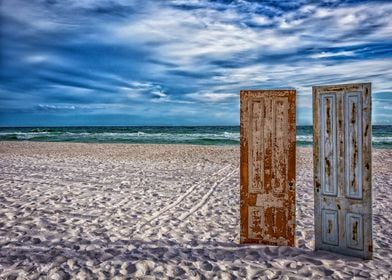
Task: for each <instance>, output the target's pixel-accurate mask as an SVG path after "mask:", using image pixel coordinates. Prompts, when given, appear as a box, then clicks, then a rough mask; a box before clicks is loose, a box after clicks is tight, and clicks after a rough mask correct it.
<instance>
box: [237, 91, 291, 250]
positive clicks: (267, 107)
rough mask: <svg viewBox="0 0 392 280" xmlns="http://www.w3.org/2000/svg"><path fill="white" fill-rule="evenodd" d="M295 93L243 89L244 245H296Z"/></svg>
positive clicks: (242, 222) (241, 110) (242, 213)
mask: <svg viewBox="0 0 392 280" xmlns="http://www.w3.org/2000/svg"><path fill="white" fill-rule="evenodd" d="M295 94H296V92H295V91H294V90H243V91H241V94H240V96H241V98H240V103H241V106H240V115H241V124H240V133H241V144H240V146H241V169H240V181H241V191H240V194H241V209H240V212H241V239H240V240H241V243H263V244H271V245H290V246H294V236H295V111H296V108H295Z"/></svg>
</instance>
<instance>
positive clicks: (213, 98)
mask: <svg viewBox="0 0 392 280" xmlns="http://www.w3.org/2000/svg"><path fill="white" fill-rule="evenodd" d="M186 97H188V98H191V99H194V100H198V101H202V102H212V103H217V102H225V101H228V100H231V99H234V98H238V94H235V93H213V92H195V93H189V94H186Z"/></svg>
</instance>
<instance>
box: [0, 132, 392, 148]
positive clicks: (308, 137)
mask: <svg viewBox="0 0 392 280" xmlns="http://www.w3.org/2000/svg"><path fill="white" fill-rule="evenodd" d="M70 130H71V131H67V130H66V129H65V128H64V129H61V130H60V129H57V130H56V129H32V130H29V131H23V130H22V131H18V130H17V129H15V130H8V131H0V140H21V141H48V142H62V141H64V142H97V143H100V142H108V143H116V142H118V143H157V144H158V143H173V144H176V143H179V144H180V143H186V144H218V145H219V144H222V145H225V144H234V145H236V144H239V142H240V133H239V132H238V131H227V130H221V131H219V130H218V131H213V130H211V129H209V130H204V131H200V129H198V128H195V129H194V131H189V130H188V131H184V130H185V129H181V128H180V129H175V128H170V130H171V131H168V129H166V130H165V129H160V130H158V129H157V131H153V130H154V129H152V128H150V129H145V130H144V129H143V130H140V129H139V130H133V131H123V130H119V131H96V130H93V129H90V131H88V129H80V130H79V131H78V130H77V129H73V130H72V129H70ZM386 134H387V133H386ZM296 140H297V144H298V145H305V146H307V145H311V144H312V143H313V135H312V134H301V135H297V136H296ZM372 142H373V144H374V145H375V146H376V147H390V146H391V147H392V136H390V134H387V135H385V136H384V135H383V136H380V134H378V135H376V136H373V138H372Z"/></svg>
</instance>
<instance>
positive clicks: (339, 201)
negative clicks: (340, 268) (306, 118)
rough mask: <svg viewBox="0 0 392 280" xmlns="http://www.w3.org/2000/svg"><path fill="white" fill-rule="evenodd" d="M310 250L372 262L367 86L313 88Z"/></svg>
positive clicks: (369, 110)
mask: <svg viewBox="0 0 392 280" xmlns="http://www.w3.org/2000/svg"><path fill="white" fill-rule="evenodd" d="M313 140H314V141H313V153H314V154H313V156H314V158H313V164H314V186H315V192H314V197H315V237H316V243H315V248H316V249H323V250H329V251H334V252H338V253H342V254H345V255H351V256H357V257H362V258H366V259H370V258H372V253H373V244H372V182H371V85H370V84H369V83H366V84H350V85H335V86H319V87H313Z"/></svg>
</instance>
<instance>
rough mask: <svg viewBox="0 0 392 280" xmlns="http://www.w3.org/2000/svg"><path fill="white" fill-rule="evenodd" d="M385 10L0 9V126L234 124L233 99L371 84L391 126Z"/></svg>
mask: <svg viewBox="0 0 392 280" xmlns="http://www.w3.org/2000/svg"><path fill="white" fill-rule="evenodd" d="M388 2H390V1H308V0H300V1H291V2H288V1H245V0H238V1H205V0H187V1H185V0H176V1H157V0H154V1H153V0H151V1H148V0H143V1H125V0H102V1H98V0H61V1H60V0H46V1H44V0H39V1H38V0H29V1H27V0H26V1H21V0H3V1H0V16H1V18H0V20H1V22H0V126H38V125H43V126H44V125H52V126H56V125H61V126H63V125H237V124H238V123H239V91H240V89H245V88H255V89H262V88H287V87H288V88H295V89H297V96H298V97H297V105H298V106H297V108H298V109H297V120H298V121H297V123H298V124H311V122H312V120H311V86H312V85H320V84H336V83H352V82H372V85H373V121H374V123H376V124H392V110H391V109H392V20H391V18H392V15H391V14H392V3H388Z"/></svg>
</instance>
